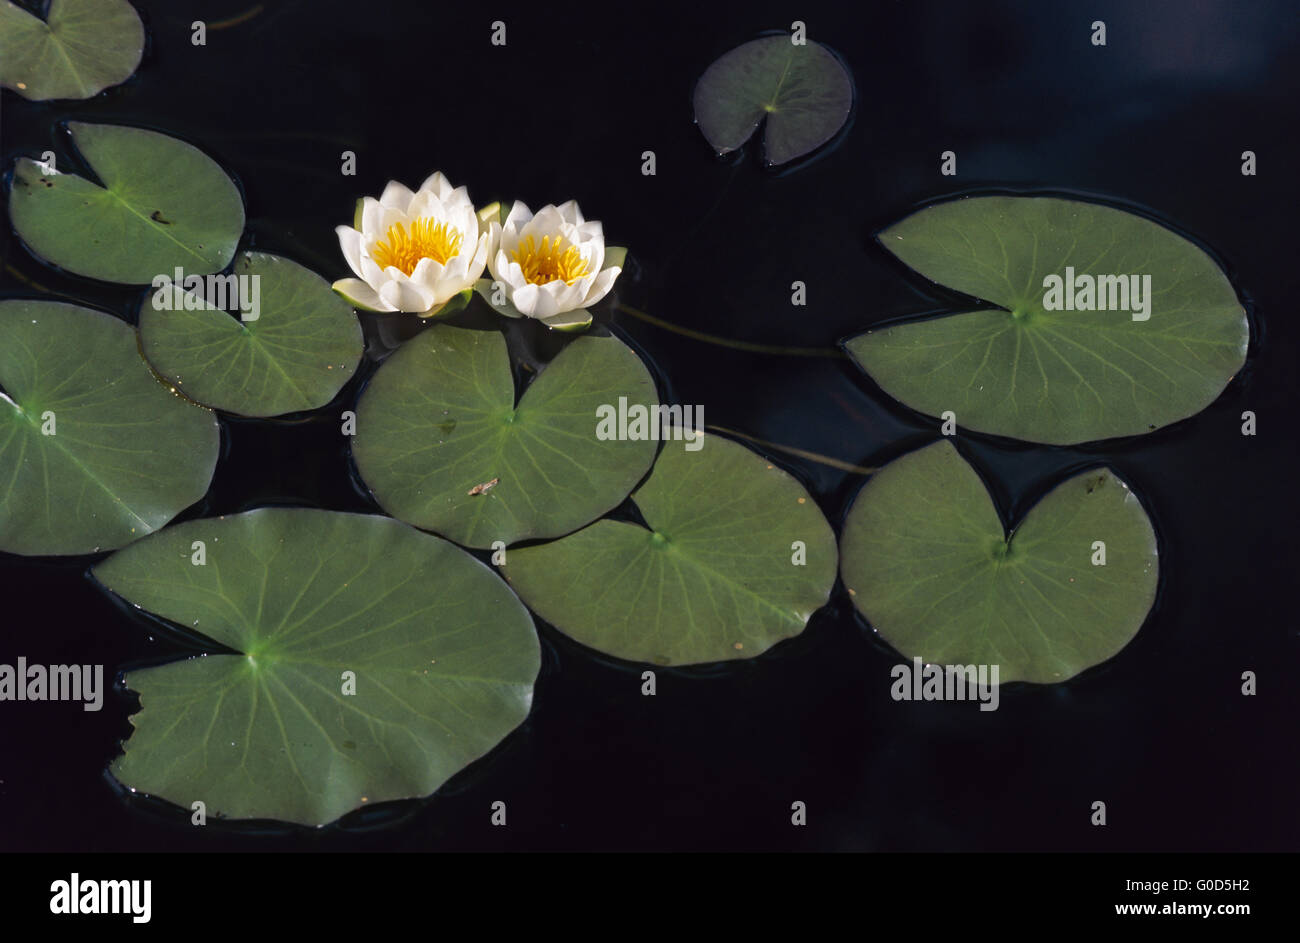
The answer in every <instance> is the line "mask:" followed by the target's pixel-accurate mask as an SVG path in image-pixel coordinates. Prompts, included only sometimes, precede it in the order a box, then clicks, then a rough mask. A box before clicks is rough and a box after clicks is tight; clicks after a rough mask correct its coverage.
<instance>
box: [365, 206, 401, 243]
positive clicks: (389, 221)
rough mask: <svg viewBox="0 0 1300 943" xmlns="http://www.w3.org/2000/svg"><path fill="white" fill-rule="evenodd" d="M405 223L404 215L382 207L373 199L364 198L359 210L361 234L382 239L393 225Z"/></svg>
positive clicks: (391, 208)
mask: <svg viewBox="0 0 1300 943" xmlns="http://www.w3.org/2000/svg"><path fill="white" fill-rule="evenodd" d="M404 222H406V214H405V213H403V212H402V211H401V210H398V209H395V208H393V207H391V206H384V205H383V204H382V203H380V202H379V201H378V200H376V199H374V198H373V197H366V201H365V205H364V206H363V207H362V210H361V232H362V234H364V235H366V236H371V237H373V238H376V239H383V238H384V237H385V236H386V235H387V234H388V230H389V229H391V228H392V226H393V224H394V223H404Z"/></svg>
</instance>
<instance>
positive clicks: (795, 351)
mask: <svg viewBox="0 0 1300 943" xmlns="http://www.w3.org/2000/svg"><path fill="white" fill-rule="evenodd" d="M614 309H615V310H616V311H622V312H624V313H626V314H630V315H632V317H634V318H638V319H640V320H642V321H645V322H646V323H647V324H653V325H654V326H655V327H660V328H663V329H664V330H665V331H672V332H673V333H674V334H681V335H682V336H683V337H689V338H691V339H693V340H697V341H703V342H704V343H706V344H715V345H717V346H718V347H730V348H732V349H733V350H743V351H746V352H748V353H751V354H771V355H773V356H777V357H826V358H829V359H832V360H843V359H845V356H846V355H845V353H844V351H842V350H839V349H837V348H834V347H778V346H775V345H772V344H751V343H750V342H749V341H733V340H730V339H728V338H726V337H718V336H717V335H715V334H705V333H704V332H703V331H695V330H692V329H691V328H689V327H682V326H681V325H680V324H673V323H672V322H671V321H665V320H663V319H662V318H657V317H655V316H654V315H653V314H649V313H647V312H645V311H641V310H639V309H637V308H633V307H632V306H631V305H625V304H623V303H622V302H619V303H618V304H616V305H615V306H614Z"/></svg>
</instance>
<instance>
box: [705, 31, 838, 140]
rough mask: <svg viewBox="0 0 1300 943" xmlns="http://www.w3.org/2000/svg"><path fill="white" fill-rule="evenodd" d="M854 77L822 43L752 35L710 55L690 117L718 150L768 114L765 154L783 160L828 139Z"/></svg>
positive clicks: (745, 135)
mask: <svg viewBox="0 0 1300 943" xmlns="http://www.w3.org/2000/svg"><path fill="white" fill-rule="evenodd" d="M852 106H853V79H852V78H851V77H850V76H849V72H848V69H846V68H845V67H844V65H843V63H841V62H840V60H839V59H838V58H837V57H836V56H835V55H834V53H832V52H831V51H830V50H828V49H827V48H826V47H824V46H821V45H818V44H817V43H814V42H808V43H806V44H804V45H795V43H794V42H793V41H792V37H791V36H765V37H763V38H762V39H755V40H753V41H752V42H747V43H745V44H743V45H741V46H737V47H736V48H735V49H733V50H731V51H730V52H728V53H727V54H726V55H724V56H722V57H721V58H720V59H718V60H717V61H716V62H714V63H713V64H712V65H711V66H709V67H708V69H706V70H705V72H704V75H703V76H701V77H700V81H699V82H698V83H697V84H696V86H695V121H696V123H697V124H698V125H699V126H700V130H701V131H702V132H703V133H704V137H705V138H707V139H708V142H709V144H711V145H712V146H713V149H714V150H715V151H717V152H718V153H719V154H726V153H728V152H730V151H734V150H736V148H738V147H740V146H741V145H742V144H744V143H745V142H746V141H748V140H749V138H750V136H751V135H752V134H753V133H754V131H755V130H757V128H758V126H759V124H760V123H761V122H763V121H766V122H767V124H766V128H765V129H764V131H763V159H764V160H765V161H766V162H767V163H768V164H784V163H787V162H789V161H792V160H794V159H795V158H796V157H803V156H804V155H805V154H808V153H810V152H812V151H814V150H816V149H817V148H818V147H820V146H821V145H823V144H825V143H826V142H827V141H829V140H830V139H831V138H832V137H834V136H835V133H836V132H837V131H839V130H840V128H842V127H843V126H844V122H845V121H847V120H848V117H849V110H850V109H851V108H852Z"/></svg>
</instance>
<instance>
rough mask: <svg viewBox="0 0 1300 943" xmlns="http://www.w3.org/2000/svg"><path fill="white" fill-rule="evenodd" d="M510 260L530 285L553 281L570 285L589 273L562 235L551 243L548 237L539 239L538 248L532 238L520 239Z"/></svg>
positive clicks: (575, 250) (584, 261)
mask: <svg viewBox="0 0 1300 943" xmlns="http://www.w3.org/2000/svg"><path fill="white" fill-rule="evenodd" d="M510 258H511V259H512V260H513V261H515V262H518V263H519V267H520V268H521V269H523V270H524V279H525V280H526V281H529V282H531V283H532V284H534V285H545V284H546V283H547V282H554V281H562V282H564V283H565V284H566V285H572V284H573V283H574V282H576V281H577V280H578V279H580V278H582V277H583V276H584V275H586V274H587V273H588V272H589V271H590V270H591V266H590V264H589V263H588V262H587V260H586V259H584V258H583V257H582V253H580V252H579V251H578V247H577V246H575V245H567V246H566V245H565V244H564V237H563V236H556V237H555V241H554V242H551V237H550V236H543V237H542V245H541V248H538V246H537V243H536V242H534V241H533V237H532V236H528V237H527V238H525V239H522V240H520V242H519V246H518V247H517V248H516V249H515V251H514V252H512V253H511V255H510Z"/></svg>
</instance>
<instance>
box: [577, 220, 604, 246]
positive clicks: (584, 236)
mask: <svg viewBox="0 0 1300 943" xmlns="http://www.w3.org/2000/svg"><path fill="white" fill-rule="evenodd" d="M578 233H579V238H580V239H581V240H582V241H583V242H595V241H597V240H599V241H600V243H601V245H604V244H605V229H604V227H603V226H601V225H600V220H598V219H592V220H588V221H587V222H585V223H580V224H579V225H578Z"/></svg>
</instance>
